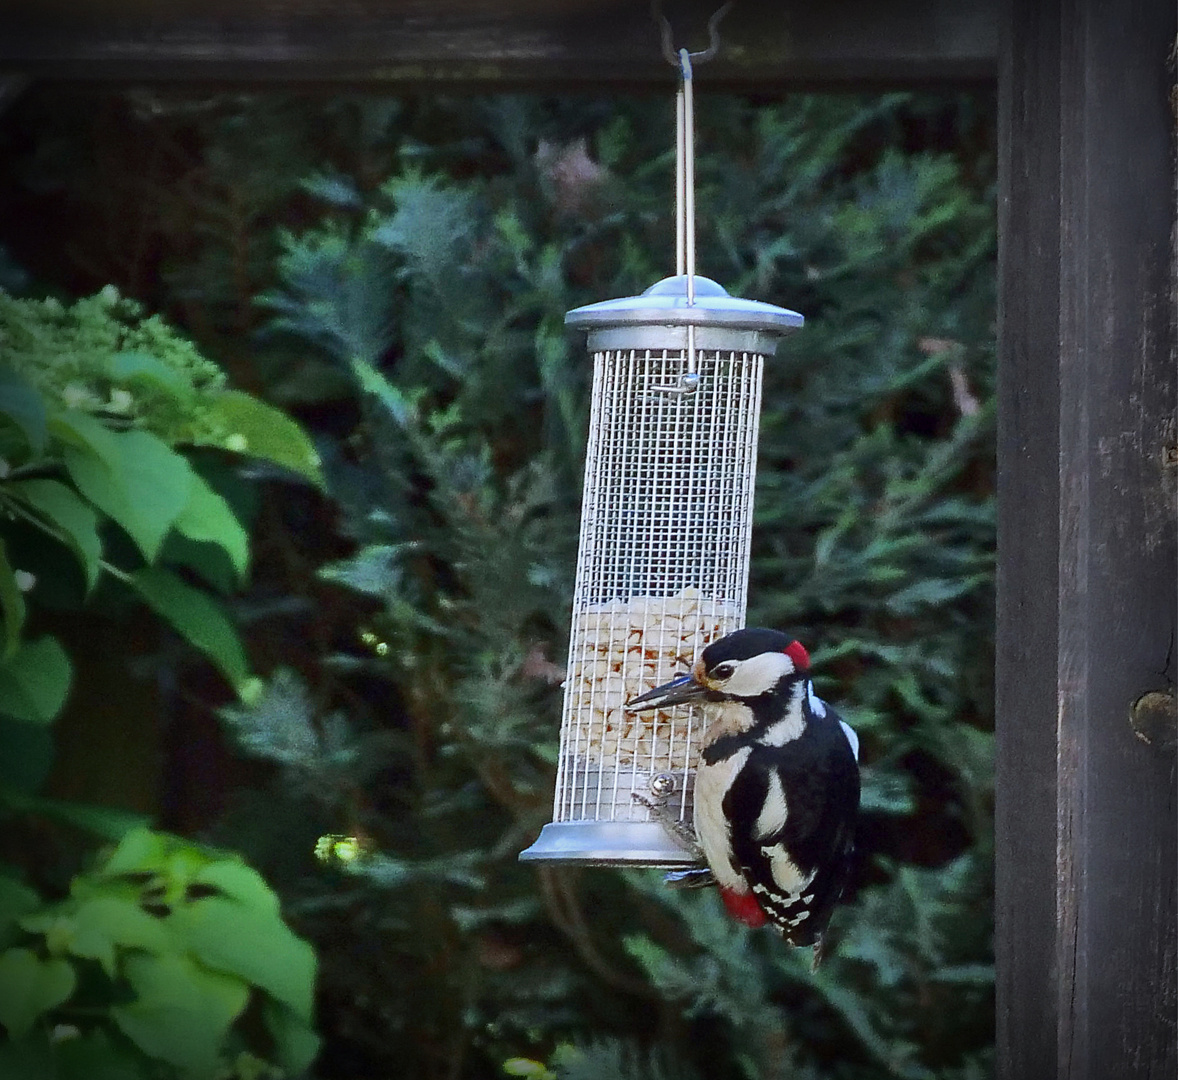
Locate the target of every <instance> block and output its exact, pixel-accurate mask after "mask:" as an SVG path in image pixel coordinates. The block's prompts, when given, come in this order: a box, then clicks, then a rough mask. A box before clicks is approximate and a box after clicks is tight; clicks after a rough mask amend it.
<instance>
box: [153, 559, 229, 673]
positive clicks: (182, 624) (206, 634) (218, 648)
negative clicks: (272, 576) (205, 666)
mask: <svg viewBox="0 0 1178 1080" xmlns="http://www.w3.org/2000/svg"><path fill="white" fill-rule="evenodd" d="M131 583H132V585H134V587H135V589H136V590H137V591H138V593H139V595H140V596H142V597H143V599H144V600H146V601H147V603H148V605H149V606H150V607H151V608H152V610H153V611H155V612H156V613H157V614H158V615H160V616H162V617H163V618H164V619H166V620H167V621H168V622H169V623H171V624H172V626H174V627H175V628H176V629H177V630H178V631H179V632H180V633H181V634H182V635H183V636H184V637H185V638H186V639H187V640H188V641H189V642H191V644H193V645H195V646H196V647H197V648H198V649H200V650H201V652H203V653H204V654H205V655H206V656H208V658H209V659H210V660H212V661H213V663H214V664H216V665H217V667H218V668H219V669H220V670H221V673H222V674H223V675H224V676H225V677H226V678H227V679H228V680H229V682H230V683H231V684H232V685H233V687H234V688H235V689H237V690H241V689H242V688H243V687H244V686H245V685H246V683H247V680H248V679H249V677H250V670H249V663H248V662H247V660H246V657H245V650H244V649H243V648H242V644H241V638H240V637H239V636H238V634H237V631H236V629H234V627H233V624H232V623H231V622H230V621H229V619H228V618H227V617H226V615H225V612H224V611H223V610H222V609H221V607H220V606H219V605H218V604H217V602H216V601H215V600H214V599H213V598H212V597H211V596H209V595H208V594H207V593H205V592H202V591H201V590H200V589H195V588H193V587H192V586H191V585H188V584H186V583H185V582H183V581H181V580H180V579H179V578H178V577H176V576H175V574H170V573H168V571H166V570H158V569H154V568H149V569H146V570H140V571H139V572H138V573H136V574H134V575H132V579H131Z"/></svg>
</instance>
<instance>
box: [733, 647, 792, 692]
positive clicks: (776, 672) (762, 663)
mask: <svg viewBox="0 0 1178 1080" xmlns="http://www.w3.org/2000/svg"><path fill="white" fill-rule="evenodd" d="M793 673H794V662H793V661H792V660H791V659H790V658H789V657H788V656H786V654H785V653H779V652H767V653H761V655H760V656H754V657H752V658H751V659H749V660H742V661H741V662H740V664H739V665H738V666H737V668H736V670H735V671H734V672H733V673H732V677H731V678H729V679H728V680H726V681H725V682H724V683H723V684H722V686H721V690H722V691H723V693H725V694H732V695H734V696H735V697H742V698H751V697H758V696H760V695H761V694H764V693H768V691H770V690H772V689H773V687H775V686H776V685H777V684H778V683H779V682H780V681H781V680H782V679H783V678H784V677H785V676H786V675H792V674H793Z"/></svg>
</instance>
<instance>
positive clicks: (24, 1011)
mask: <svg viewBox="0 0 1178 1080" xmlns="http://www.w3.org/2000/svg"><path fill="white" fill-rule="evenodd" d="M76 985H77V977H76V976H75V974H74V969H73V965H72V964H70V963H69V962H68V961H66V960H59V959H49V960H42V959H41V958H40V957H39V956H38V955H37V954H36V953H34V952H31V951H30V950H29V949H9V950H8V951H7V952H5V953H4V954H3V955H0V1024H3V1025H4V1026H5V1027H6V1028H7V1029H8V1035H9V1037H10V1038H13V1039H19V1038H22V1037H23V1036H24V1035H26V1034H28V1031H29V1029H30V1028H31V1027H32V1026H33V1024H34V1023H35V1022H36V1020H37V1017H39V1016H41V1015H43V1014H44V1013H46V1012H48V1011H49V1010H50V1009H52V1008H54V1007H55V1006H57V1005H60V1004H61V1003H62V1002H63V1001H65V1000H66V998H68V997H69V996H70V994H72V993H73V992H74V987H75V986H76Z"/></svg>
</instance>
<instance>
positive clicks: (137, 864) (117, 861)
mask: <svg viewBox="0 0 1178 1080" xmlns="http://www.w3.org/2000/svg"><path fill="white" fill-rule="evenodd" d="M167 852H168V844H167V839H166V838H165V837H164V836H163V835H161V834H160V833H157V832H153V831H152V830H151V829H149V828H147V827H145V826H144V827H141V828H137V829H132V830H131V831H130V832H128V833H127V834H126V835H125V836H124V837H123V838H122V839H121V840H120V841H119V845H118V847H116V848H115V849H114V851H112V852H111V854H110V856H109V857H108V858H107V859H106V861H105V862H104V863H103V864H102V865H101V866H100V867H99V869H98V875H99V876H100V877H118V876H120V875H122V874H139V873H158V872H159V871H160V869H161V868H162V867H163V865H164V860H165V858H166V857H167Z"/></svg>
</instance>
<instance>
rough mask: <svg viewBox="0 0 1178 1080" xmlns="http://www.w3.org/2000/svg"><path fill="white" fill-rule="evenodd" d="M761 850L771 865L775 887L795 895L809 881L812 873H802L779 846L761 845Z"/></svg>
mask: <svg viewBox="0 0 1178 1080" xmlns="http://www.w3.org/2000/svg"><path fill="white" fill-rule="evenodd" d="M761 851H762V852H763V853H764V855H765V858H767V859H768V860H769V865H770V867H772V872H773V881H774V883H775V884H776V885H777V888H778V889H780V890H781V891H782V892H784V893H788V894H789V895H790V896H797V895H798V893H800V892H801V891H802V890H803V889H804V888H805V887H806V886H807V885H809V884H810V882H811V881H813V880H814V874H804V873H802V870H801V868H800V867H799V866H798V865H797V863H795V862H794V861H793V859H791V858H790V857H789V855H787V854H786V852H785V850H784V849H783V848H780V847H776V846H774V847H763V848H761Z"/></svg>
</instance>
